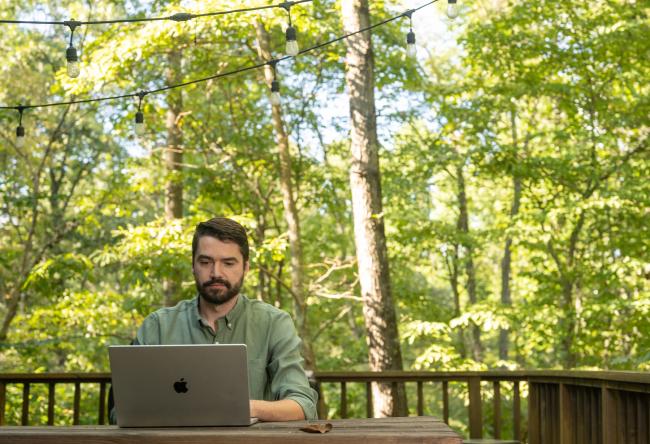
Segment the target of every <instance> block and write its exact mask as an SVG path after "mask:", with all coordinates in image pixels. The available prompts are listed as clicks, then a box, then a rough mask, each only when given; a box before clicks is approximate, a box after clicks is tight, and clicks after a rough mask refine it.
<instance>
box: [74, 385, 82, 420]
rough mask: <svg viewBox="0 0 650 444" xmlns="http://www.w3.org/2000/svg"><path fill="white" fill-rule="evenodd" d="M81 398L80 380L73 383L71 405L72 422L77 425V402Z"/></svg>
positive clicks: (78, 402)
mask: <svg viewBox="0 0 650 444" xmlns="http://www.w3.org/2000/svg"><path fill="white" fill-rule="evenodd" d="M80 400H81V382H79V381H77V382H75V383H74V406H73V407H72V424H73V425H79V404H80Z"/></svg>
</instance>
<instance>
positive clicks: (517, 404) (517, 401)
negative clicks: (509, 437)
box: [512, 381, 532, 443]
mask: <svg viewBox="0 0 650 444" xmlns="http://www.w3.org/2000/svg"><path fill="white" fill-rule="evenodd" d="M512 384H513V386H512V391H513V398H514V399H513V402H512V404H513V405H512V409H513V410H514V412H513V413H512V423H513V424H512V428H513V433H514V438H515V441H521V398H520V395H519V381H514V382H513V383H512ZM528 390H529V392H528V393H529V399H530V390H531V388H530V384H529V385H528ZM529 405H530V404H529ZM528 408H529V409H530V407H528ZM531 443H532V441H531Z"/></svg>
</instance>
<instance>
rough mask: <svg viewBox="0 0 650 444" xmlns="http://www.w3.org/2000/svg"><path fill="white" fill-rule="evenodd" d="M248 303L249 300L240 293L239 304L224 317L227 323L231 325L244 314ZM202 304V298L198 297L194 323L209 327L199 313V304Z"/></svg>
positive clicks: (194, 311)
mask: <svg viewBox="0 0 650 444" xmlns="http://www.w3.org/2000/svg"><path fill="white" fill-rule="evenodd" d="M247 302H248V298H247V297H246V296H244V295H243V294H241V293H239V296H237V303H236V304H235V306H234V307H233V308H232V310H230V311H229V312H228V314H227V315H226V316H224V318H225V320H226V323H228V324H231V323H233V322H235V321H236V320H237V319H238V318H239V317H240V316H241V314H242V313H243V312H244V309H245V308H244V307H245V305H246V303H247ZM200 303H201V296H200V295H197V296H196V310H193V317H194V322H195V323H196V322H198V323H200V324H201V325H205V326H209V325H208V324H207V323H206V322H205V320H203V318H202V317H201V312H200V311H199V304H200Z"/></svg>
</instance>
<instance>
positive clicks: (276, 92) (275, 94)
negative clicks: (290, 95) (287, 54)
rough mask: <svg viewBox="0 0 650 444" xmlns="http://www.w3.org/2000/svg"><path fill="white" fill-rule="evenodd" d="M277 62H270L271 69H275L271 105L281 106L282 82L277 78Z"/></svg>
mask: <svg viewBox="0 0 650 444" xmlns="http://www.w3.org/2000/svg"><path fill="white" fill-rule="evenodd" d="M277 63H278V62H277V60H272V61H270V62H269V65H270V66H271V69H273V81H272V82H271V105H273V106H280V104H281V103H282V97H281V96H280V82H278V79H277V77H276V71H275V65H277Z"/></svg>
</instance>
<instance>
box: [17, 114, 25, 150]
mask: <svg viewBox="0 0 650 444" xmlns="http://www.w3.org/2000/svg"><path fill="white" fill-rule="evenodd" d="M16 109H17V110H18V127H17V128H16V147H17V148H22V147H24V146H25V128H24V127H23V111H24V110H25V107H24V106H22V105H20V106H18V107H17V108H16Z"/></svg>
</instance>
